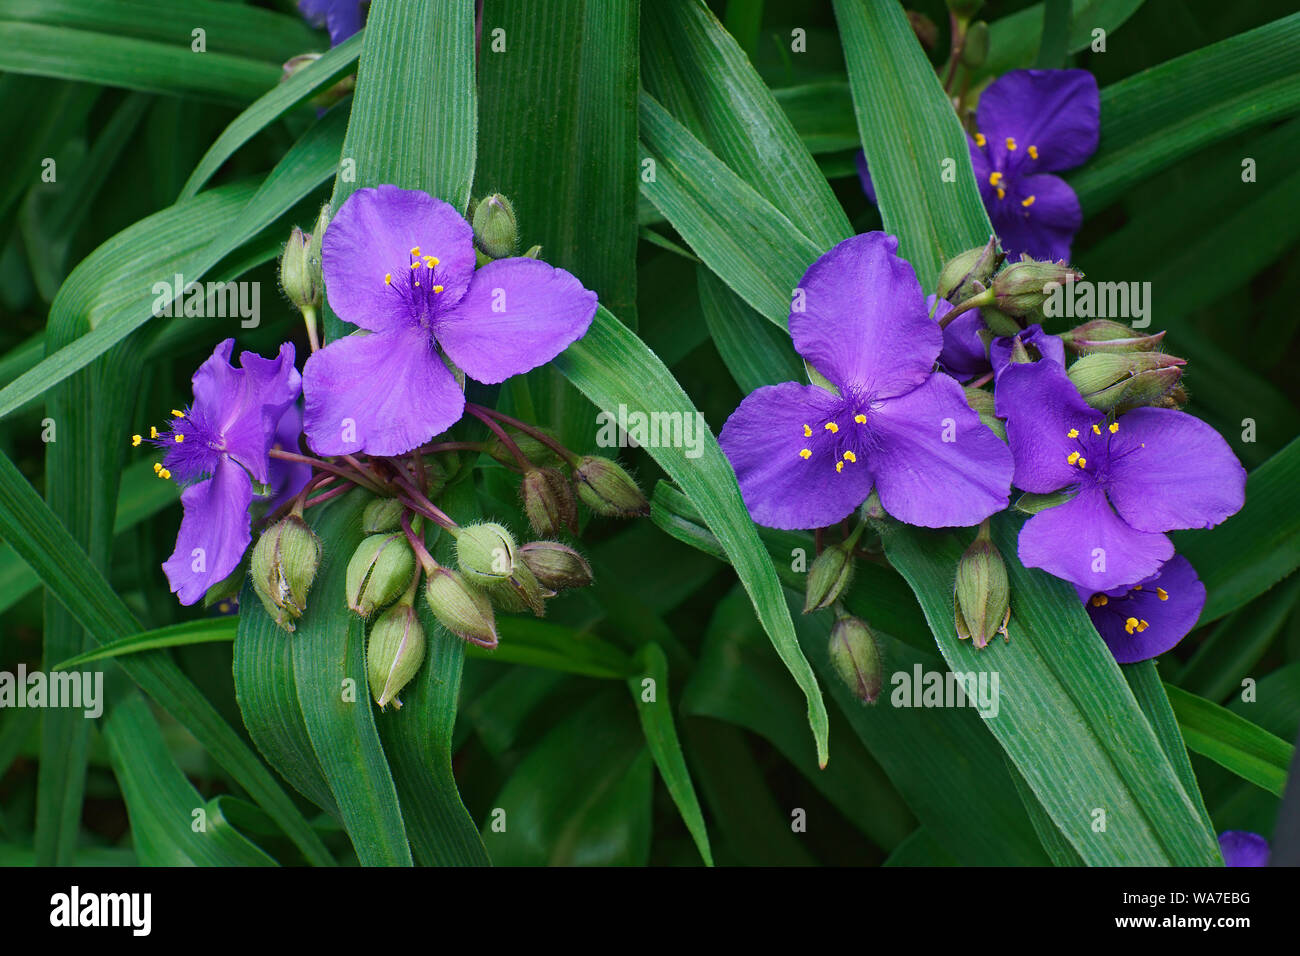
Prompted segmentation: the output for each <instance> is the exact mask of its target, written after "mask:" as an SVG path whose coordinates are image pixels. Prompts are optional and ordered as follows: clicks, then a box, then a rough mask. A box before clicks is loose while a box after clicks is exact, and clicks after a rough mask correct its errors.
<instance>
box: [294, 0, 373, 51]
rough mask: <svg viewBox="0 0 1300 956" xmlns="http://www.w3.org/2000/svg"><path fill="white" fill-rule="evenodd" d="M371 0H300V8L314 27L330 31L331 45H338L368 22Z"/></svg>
mask: <svg viewBox="0 0 1300 956" xmlns="http://www.w3.org/2000/svg"><path fill="white" fill-rule="evenodd" d="M369 9H370V0H298V10H299V11H300V12H301V13H302V15H303V17H304V19H306V20H307V22H308V23H310V24H311V25H312V26H314V27H325V28H326V29H328V30H329V32H330V46H338V45H339V44H340V43H342V42H343V41H344V40H346V39H347V38H348V37H350V36H352V34H354V33H356V32H357V31H358V30H360V29H361V27H362V25H363V24H364V23H365V22H366V14H367V12H368V11H369Z"/></svg>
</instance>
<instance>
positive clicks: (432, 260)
mask: <svg viewBox="0 0 1300 956" xmlns="http://www.w3.org/2000/svg"><path fill="white" fill-rule="evenodd" d="M420 258H421V259H423V260H424V264H425V265H426V266H428V267H429V268H430V269H432V268H433V267H434V266H436V265H437V264H438V263H439V262H441V261H442V260H441V259H439V258H438V257H437V256H421V257H420Z"/></svg>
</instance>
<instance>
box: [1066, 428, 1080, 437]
mask: <svg viewBox="0 0 1300 956" xmlns="http://www.w3.org/2000/svg"><path fill="white" fill-rule="evenodd" d="M1065 437H1066V438H1078V437H1079V429H1077V428H1071V429H1070V430H1069V431H1068V432H1066V433H1065Z"/></svg>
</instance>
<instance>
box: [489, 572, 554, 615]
mask: <svg viewBox="0 0 1300 956" xmlns="http://www.w3.org/2000/svg"><path fill="white" fill-rule="evenodd" d="M487 590H488V595H489V596H490V597H491V598H492V600H493V601H496V602H497V603H498V604H499V605H500V606H501V607H502V608H503V609H504V610H506V611H510V612H511V613H515V614H518V613H519V612H521V611H532V612H533V614H535V615H536V616H537V617H544V616H545V615H546V600H547V599H548V598H553V597H555V592H554V591H548V590H547V589H546V588H544V587H542V585H541V583H540V582H538V580H537V578H536V576H535V575H534V574H533V572H532V571H530V570H529V569H528V565H526V564H524V563H523V562H522V561H520V562H519V563H517V564H516V565H515V569H514V571H512V572H511V574H510V576H509V577H508V578H505V579H504V580H501V581H494V582H492V584H490V585H489V586H488V589H487Z"/></svg>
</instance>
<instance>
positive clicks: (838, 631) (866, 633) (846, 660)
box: [829, 615, 884, 704]
mask: <svg viewBox="0 0 1300 956" xmlns="http://www.w3.org/2000/svg"><path fill="white" fill-rule="evenodd" d="M829 651H830V657H831V666H832V667H834V668H835V673H837V674H838V675H839V676H840V680H842V681H844V686H846V687H847V688H848V689H849V690H850V691H851V692H852V693H853V696H854V697H856V698H857V699H858V700H860V701H861V702H862V703H864V704H874V703H875V702H876V698H877V697H879V696H880V687H881V685H882V684H883V683H884V663H883V662H882V660H881V657H880V644H879V643H878V642H877V641H876V635H875V634H873V633H872V632H871V628H869V627H867V623H866V621H863V620H862V619H861V618H856V617H850V616H848V615H842V616H840V617H838V618H837V619H836V621H835V626H834V627H832V628H831V640H830V645H829Z"/></svg>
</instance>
